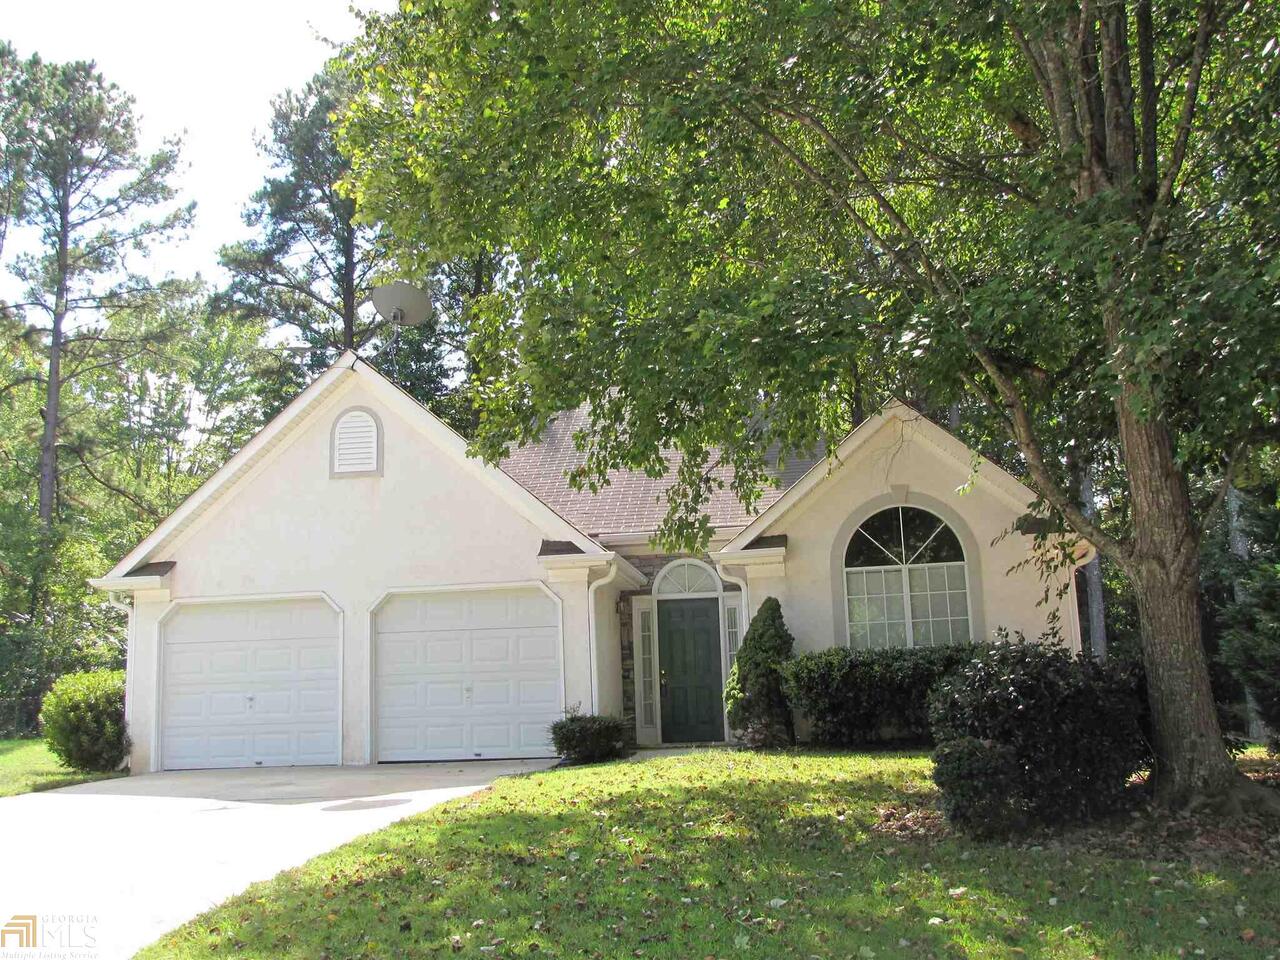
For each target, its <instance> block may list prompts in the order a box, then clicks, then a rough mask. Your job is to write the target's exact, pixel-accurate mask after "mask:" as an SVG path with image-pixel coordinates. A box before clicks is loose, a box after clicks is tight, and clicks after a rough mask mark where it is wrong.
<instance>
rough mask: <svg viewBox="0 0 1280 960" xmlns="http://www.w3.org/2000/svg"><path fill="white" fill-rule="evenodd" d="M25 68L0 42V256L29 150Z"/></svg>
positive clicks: (22, 188) (21, 190) (14, 216)
mask: <svg viewBox="0 0 1280 960" xmlns="http://www.w3.org/2000/svg"><path fill="white" fill-rule="evenodd" d="M27 72H28V64H26V63H23V61H22V60H21V59H19V57H18V55H17V52H16V51H15V50H14V49H13V47H12V46H11V45H10V44H8V43H5V42H3V41H0V255H3V254H4V242H5V239H6V238H7V237H8V235H9V225H10V224H11V223H13V221H14V220H16V219H17V218H18V216H19V215H20V213H21V211H22V197H23V194H24V192H25V189H26V176H27V162H28V159H29V154H30V149H31V101H30V88H29V86H28V84H27V82H26V80H27Z"/></svg>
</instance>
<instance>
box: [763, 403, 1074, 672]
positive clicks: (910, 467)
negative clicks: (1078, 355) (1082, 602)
mask: <svg viewBox="0 0 1280 960" xmlns="http://www.w3.org/2000/svg"><path fill="white" fill-rule="evenodd" d="M931 431H937V428H936V427H933V426H932V425H929V424H926V423H924V422H923V421H918V422H916V423H909V422H908V423H904V422H902V421H900V420H897V419H892V418H891V419H888V420H887V421H886V422H885V424H884V425H883V426H882V427H880V429H879V430H878V431H877V432H876V433H875V434H874V435H873V436H871V437H870V438H869V439H867V440H866V441H865V442H863V443H862V445H861V446H859V447H858V448H857V449H856V450H855V451H854V452H853V454H852V455H851V456H850V458H849V459H848V460H847V461H846V462H844V463H842V464H840V465H839V466H837V467H836V468H835V470H834V472H833V473H832V474H831V475H830V476H829V477H827V479H826V480H825V481H824V482H822V483H819V484H818V485H817V486H815V487H814V488H813V489H812V490H811V491H810V493H809V494H808V495H807V496H806V497H805V498H804V499H803V500H800V501H798V502H797V503H796V505H795V506H794V507H792V509H791V510H790V511H789V512H787V513H785V514H784V515H782V516H781V517H779V519H778V520H777V522H776V523H775V524H774V525H773V526H771V527H770V528H769V529H768V530H767V533H769V534H785V535H786V536H787V547H786V561H785V576H779V575H778V573H779V570H778V568H777V566H773V567H760V568H753V567H750V566H748V567H745V568H744V569H745V570H746V571H747V573H748V579H749V589H750V602H751V605H752V608H753V610H754V609H756V608H758V607H759V604H760V603H761V602H762V601H763V600H764V599H765V597H768V596H777V597H778V599H779V600H780V601H781V602H782V606H783V613H784V615H785V617H786V619H787V623H788V625H789V626H790V628H791V631H792V633H793V634H794V635H795V637H796V640H797V643H798V645H799V647H800V648H801V649H804V650H818V649H822V648H825V647H829V646H833V645H844V644H845V643H846V641H847V629H848V628H847V625H846V623H845V620H844V613H843V611H844V581H843V575H842V571H843V559H844V551H845V547H846V546H847V544H848V542H849V538H850V537H851V536H852V535H853V533H854V531H855V530H856V529H857V528H858V526H859V525H860V524H861V523H862V521H863V520H865V519H866V518H867V517H869V516H870V515H871V514H872V513H874V512H875V511H877V510H880V509H882V508H884V507H888V506H893V505H897V504H910V505H914V506H919V507H923V508H925V509H928V510H931V511H933V512H934V513H936V514H938V515H939V516H941V517H942V518H943V519H944V520H946V521H947V522H948V523H949V524H951V526H952V527H953V529H955V531H956V533H957V535H958V536H959V538H960V541H961V543H962V545H963V546H964V548H965V559H966V562H967V564H968V573H969V590H970V605H971V625H972V629H973V632H974V635H975V636H988V637H989V636H990V635H991V633H992V632H993V631H994V630H995V629H996V628H997V627H1001V626H1003V627H1006V628H1008V629H1009V630H1010V631H1014V630H1021V631H1023V632H1024V633H1025V634H1026V635H1027V636H1028V637H1029V638H1031V639H1035V638H1037V637H1038V636H1039V635H1040V634H1041V633H1042V632H1043V631H1044V630H1045V628H1046V624H1047V622H1048V616H1049V613H1050V611H1051V610H1054V609H1057V610H1059V614H1060V616H1061V618H1062V620H1061V626H1062V631H1063V634H1064V636H1065V638H1066V639H1067V641H1068V643H1069V644H1070V645H1071V646H1072V647H1074V648H1078V646H1079V628H1078V624H1077V622H1076V617H1075V615H1074V594H1073V593H1070V592H1069V593H1068V594H1067V595H1066V597H1064V598H1063V599H1061V600H1058V599H1057V598H1056V596H1055V593H1054V590H1053V589H1051V590H1050V600H1049V602H1048V603H1047V604H1045V605H1040V603H1039V601H1040V600H1041V598H1042V597H1043V595H1044V591H1045V583H1044V581H1042V580H1041V579H1040V575H1039V573H1038V572H1037V570H1036V569H1035V567H1034V566H1033V565H1031V564H1027V563H1025V561H1027V559H1028V557H1029V556H1030V549H1029V548H1030V546H1031V539H1030V538H1029V537H1025V536H1022V535H1021V534H1017V533H1007V531H1008V530H1009V529H1010V527H1011V525H1012V524H1013V522H1014V520H1015V519H1017V517H1018V516H1020V515H1021V514H1023V513H1025V512H1026V507H1027V505H1028V504H1029V502H1030V497H1029V496H1028V497H1027V504H1019V503H1018V502H1017V495H1016V493H1011V492H1010V488H1013V489H1014V490H1017V489H1018V488H1017V487H1016V485H1015V484H1013V482H1012V481H1011V480H1010V478H1008V477H1001V478H999V479H1000V480H1002V481H1003V483H1002V487H1001V488H998V487H997V486H996V484H995V482H994V480H995V478H994V477H993V478H992V481H993V482H987V477H986V475H989V474H994V473H995V471H996V468H995V467H993V466H991V465H990V464H987V463H983V464H982V466H980V467H979V469H978V474H977V480H976V481H975V478H974V475H973V473H972V471H971V465H970V464H969V463H967V462H963V461H962V460H960V459H958V458H957V457H956V456H954V455H952V453H950V452H947V451H944V450H943V449H942V448H941V447H940V446H939V445H937V444H936V443H935V442H934V441H933V440H932V439H931V436H930V432H931ZM962 488H963V489H964V492H961V489H962ZM1020 565H1021V566H1020ZM1059 576H1060V577H1062V578H1065V576H1066V575H1065V574H1059ZM1057 582H1058V583H1062V582H1066V580H1065V579H1061V580H1059V581H1057Z"/></svg>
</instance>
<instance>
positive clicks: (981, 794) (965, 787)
mask: <svg viewBox="0 0 1280 960" xmlns="http://www.w3.org/2000/svg"><path fill="white" fill-rule="evenodd" d="M933 780H934V783H936V784H937V785H938V789H939V790H941V791H942V812H943V813H945V814H946V816H947V819H948V820H950V821H951V822H952V823H954V824H956V825H957V826H960V827H964V828H965V829H967V830H969V831H970V832H971V833H976V834H990V833H996V832H999V831H1001V830H1014V829H1018V828H1019V827H1020V826H1021V825H1022V821H1023V811H1022V810H1021V809H1020V806H1019V805H1018V804H1017V803H1016V802H1015V797H1016V796H1017V785H1018V757H1017V754H1015V753H1014V751H1013V748H1012V747H1008V746H1006V745H1004V744H1002V743H994V742H992V741H991V740H979V739H977V738H976V737H960V738H959V739H957V740H946V741H944V742H943V743H940V744H939V745H938V749H937V750H936V751H934V754H933Z"/></svg>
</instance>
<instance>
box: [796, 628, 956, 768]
mask: <svg viewBox="0 0 1280 960" xmlns="http://www.w3.org/2000/svg"><path fill="white" fill-rule="evenodd" d="M978 650H979V648H978V647H977V646H975V645H972V644H957V645H956V646H949V647H916V648H912V649H895V650H849V649H846V648H844V647H835V648H832V649H830V650H823V651H821V652H819V653H806V654H803V655H801V656H799V657H796V658H795V659H794V660H792V661H791V662H790V663H788V664H787V665H786V666H785V667H784V668H783V682H784V685H785V688H786V693H787V697H788V699H789V700H790V701H791V705H792V706H793V707H794V708H795V709H796V711H797V712H798V713H800V715H801V716H804V717H806V718H808V720H809V722H810V723H811V724H812V726H813V739H814V742H816V743H819V744H822V745H824V746H830V747H853V746H861V745H864V744H870V743H884V742H913V743H927V742H929V694H930V692H931V691H932V690H933V688H934V687H935V686H937V684H938V682H939V681H940V680H941V679H942V678H943V677H945V676H947V674H949V673H951V671H953V670H954V669H955V668H956V667H958V666H960V665H961V664H964V663H967V662H968V661H970V660H972V659H973V657H974V656H975V655H976V654H977V651H978Z"/></svg>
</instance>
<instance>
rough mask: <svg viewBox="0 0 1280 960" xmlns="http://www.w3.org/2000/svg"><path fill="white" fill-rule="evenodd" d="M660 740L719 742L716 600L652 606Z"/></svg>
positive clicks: (720, 711) (721, 722)
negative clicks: (655, 619) (655, 617)
mask: <svg viewBox="0 0 1280 960" xmlns="http://www.w3.org/2000/svg"><path fill="white" fill-rule="evenodd" d="M658 663H659V665H660V674H659V684H658V689H659V696H660V698H661V703H662V742H663V743H697V742H707V741H722V740H724V707H723V703H722V699H721V691H722V690H723V689H724V679H723V677H722V676H721V669H720V601H719V600H718V599H717V598H715V597H704V598H698V599H691V600H665V599H664V600H660V601H659V602H658Z"/></svg>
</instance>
